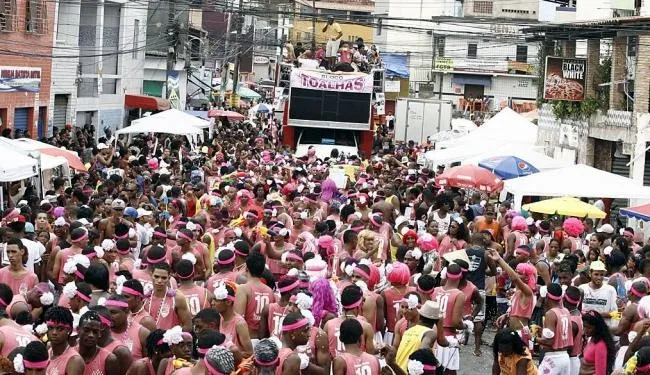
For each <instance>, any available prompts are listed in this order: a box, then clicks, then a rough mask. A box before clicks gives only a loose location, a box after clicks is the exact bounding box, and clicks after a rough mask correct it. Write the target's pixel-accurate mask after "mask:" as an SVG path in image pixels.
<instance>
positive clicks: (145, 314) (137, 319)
mask: <svg viewBox="0 0 650 375" xmlns="http://www.w3.org/2000/svg"><path fill="white" fill-rule="evenodd" d="M148 316H151V315H149V313H148V312H146V311H145V310H144V309H142V310H140V311H138V312H137V313H135V314H133V315H131V317H132V318H133V321H134V322H136V323H138V324H140V325H141V324H142V323H141V322H142V319H144V318H146V317H148Z"/></svg>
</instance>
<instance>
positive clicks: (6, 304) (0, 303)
mask: <svg viewBox="0 0 650 375" xmlns="http://www.w3.org/2000/svg"><path fill="white" fill-rule="evenodd" d="M0 305H2V306H4V307H7V306H9V304H8V303H7V302H6V301H5V300H4V299H2V297H0Z"/></svg>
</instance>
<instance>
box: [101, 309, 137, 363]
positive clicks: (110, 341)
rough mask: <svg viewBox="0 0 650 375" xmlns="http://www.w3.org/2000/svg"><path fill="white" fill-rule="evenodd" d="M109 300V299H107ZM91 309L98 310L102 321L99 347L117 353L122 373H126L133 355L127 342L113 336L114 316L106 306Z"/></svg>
mask: <svg viewBox="0 0 650 375" xmlns="http://www.w3.org/2000/svg"><path fill="white" fill-rule="evenodd" d="M107 302H108V301H107ZM90 310H91V311H96V312H97V314H99V320H100V321H101V322H102V332H101V335H100V337H99V340H98V341H97V345H99V347H101V348H103V349H106V350H108V351H109V352H111V353H113V354H115V357H117V362H118V363H119V364H120V374H126V371H127V370H128V369H129V367H131V364H132V363H133V355H132V353H131V351H130V350H129V348H128V347H127V346H126V343H124V342H122V340H120V339H118V338H117V337H114V336H113V332H112V331H111V327H113V318H112V316H111V314H110V312H109V310H108V308H107V307H106V306H101V305H97V306H92V307H91V308H90Z"/></svg>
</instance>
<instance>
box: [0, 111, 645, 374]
mask: <svg viewBox="0 0 650 375" xmlns="http://www.w3.org/2000/svg"><path fill="white" fill-rule="evenodd" d="M93 135H94V131H93V129H91V128H87V129H76V130H74V131H73V130H72V129H57V130H56V131H55V133H54V137H53V138H51V139H50V140H49V142H51V143H53V144H56V145H57V146H63V147H66V148H67V149H70V150H75V151H77V152H78V153H79V155H80V156H81V157H82V158H83V159H84V161H85V162H87V165H88V166H89V168H88V171H87V172H78V173H75V174H74V176H73V177H72V179H71V181H70V182H71V183H70V184H66V182H65V181H64V179H61V178H56V179H55V180H54V181H53V188H52V189H51V190H48V191H46V192H45V194H44V196H45V198H44V199H40V198H39V197H38V196H37V194H36V192H35V191H36V190H35V189H33V188H31V187H30V186H22V187H21V186H15V187H12V189H11V191H10V192H8V196H7V199H6V200H5V201H7V202H8V203H9V207H8V208H6V209H5V210H4V211H3V215H2V223H1V226H0V241H1V242H2V244H3V245H2V250H3V251H2V264H3V268H1V269H0V368H1V371H3V372H4V373H29V374H42V373H46V374H48V375H62V374H69V375H81V374H85V375H101V374H106V375H118V374H119V375H124V374H129V375H169V374H178V375H181V374H182V375H189V374H192V375H202V374H206V375H208V374H210V375H221V374H231V373H236V374H247V373H251V374H276V375H280V374H284V375H294V374H298V373H304V374H318V375H321V374H328V373H331V374H334V375H344V374H345V375H374V374H380V373H381V374H386V375H387V374H395V375H402V374H408V375H434V374H435V375H438V374H442V373H445V374H456V373H463V367H464V366H467V364H466V363H462V362H461V361H460V351H461V350H462V351H469V352H471V353H472V354H473V356H476V359H477V361H481V360H482V358H485V357H487V358H488V361H491V362H492V363H493V366H492V370H493V374H503V375H521V374H535V373H538V374H576V375H577V374H580V375H587V374H596V375H604V374H610V373H612V372H614V371H616V372H617V373H625V374H633V373H636V374H650V338H649V336H648V335H647V331H648V329H650V297H648V296H647V294H648V292H649V291H650V284H649V282H648V277H650V260H649V259H650V246H646V245H644V244H643V241H642V238H641V236H640V234H639V233H634V230H633V229H632V228H622V229H621V230H620V231H618V230H615V228H614V227H612V225H610V224H607V223H605V222H603V223H598V224H595V223H594V222H593V221H592V220H590V219H585V220H582V219H577V218H571V217H567V218H563V217H557V216H550V217H547V216H544V217H537V216H532V215H531V214H529V213H526V212H519V211H515V210H512V209H511V207H510V203H509V202H508V201H505V202H496V200H495V199H496V197H490V196H482V195H481V194H479V193H476V192H466V191H464V190H462V189H453V188H451V189H449V188H447V189H444V188H440V187H438V186H436V185H435V183H434V178H435V175H436V173H438V172H440V170H438V171H432V170H430V169H428V168H422V167H421V166H418V165H417V164H416V163H415V161H416V160H417V155H416V152H415V151H414V149H409V148H408V147H404V146H396V147H394V150H391V152H390V153H389V154H386V155H384V154H382V153H380V154H378V155H376V156H374V157H372V158H371V159H361V158H358V157H354V156H341V157H335V156H333V157H331V158H327V159H324V160H321V159H318V158H316V156H315V153H314V150H310V151H309V152H308V154H307V155H306V156H304V157H296V156H295V155H294V154H292V152H291V150H289V149H288V148H287V147H286V146H282V145H279V144H277V143H275V142H272V141H271V138H270V137H267V136H266V135H265V133H264V132H263V131H261V130H260V129H258V128H256V127H255V126H253V125H250V124H248V125H242V126H239V125H237V126H235V125H227V124H220V125H218V126H217V127H216V129H215V134H213V136H211V137H210V136H206V141H205V142H203V143H202V144H199V145H197V146H195V147H191V145H190V144H189V143H188V141H187V140H186V139H185V138H180V137H173V136H159V138H158V139H157V140H156V139H155V138H154V137H153V136H137V137H134V138H133V139H131V140H130V141H129V143H128V144H125V140H123V139H117V140H115V139H114V138H113V137H112V136H111V134H110V132H107V134H106V137H103V138H101V139H99V142H98V143H96V144H95V143H94V141H93ZM335 166H343V167H344V168H345V171H346V173H347V175H348V177H349V178H348V182H347V185H345V186H341V185H340V182H335V181H334V180H333V179H332V178H331V177H330V176H329V170H330V168H333V167H335ZM337 183H339V185H338V186H337ZM486 328H487V329H490V330H493V329H494V330H495V335H494V340H493V342H492V343H490V345H491V346H492V351H493V358H490V357H491V356H490V355H488V354H487V353H485V352H483V349H484V348H485V344H486V343H485V342H483V340H482V337H483V333H484V331H485V329H486Z"/></svg>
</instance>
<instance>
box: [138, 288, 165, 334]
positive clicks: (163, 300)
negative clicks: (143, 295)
mask: <svg viewBox="0 0 650 375" xmlns="http://www.w3.org/2000/svg"><path fill="white" fill-rule="evenodd" d="M153 298H154V297H153V294H151V299H149V310H148V311H147V312H148V313H149V315H151V307H152V306H153ZM166 298H167V287H165V295H164V296H163V297H162V299H161V301H160V307H158V313H157V314H156V327H157V326H158V323H159V322H160V316H161V314H162V311H163V307H164V304H165V299H166ZM142 307H143V308H144V306H142ZM165 316H167V314H165Z"/></svg>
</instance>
